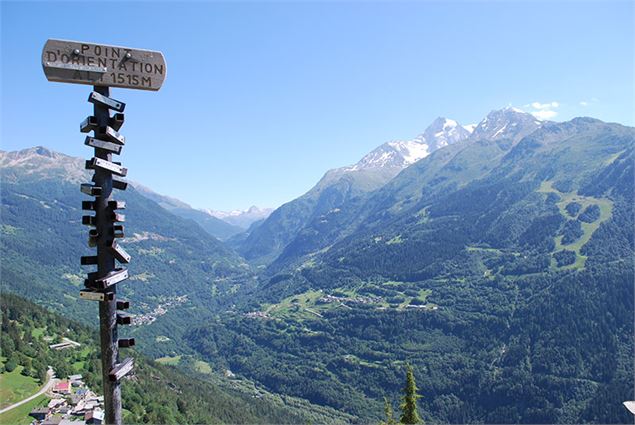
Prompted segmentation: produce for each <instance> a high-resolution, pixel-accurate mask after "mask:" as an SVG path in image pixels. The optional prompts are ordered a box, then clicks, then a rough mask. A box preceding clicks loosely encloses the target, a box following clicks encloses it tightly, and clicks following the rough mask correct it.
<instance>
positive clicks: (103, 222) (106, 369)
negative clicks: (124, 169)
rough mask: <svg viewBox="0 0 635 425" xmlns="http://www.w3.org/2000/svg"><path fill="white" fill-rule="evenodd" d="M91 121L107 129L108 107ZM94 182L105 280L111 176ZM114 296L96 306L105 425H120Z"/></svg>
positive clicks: (109, 259) (105, 154)
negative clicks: (113, 374)
mask: <svg viewBox="0 0 635 425" xmlns="http://www.w3.org/2000/svg"><path fill="white" fill-rule="evenodd" d="M95 91H96V92H97V93H99V94H102V95H104V96H106V97H108V96H109V95H110V93H109V92H110V89H109V88H108V87H100V86H95ZM94 117H95V119H96V121H97V127H98V128H105V127H106V126H108V121H109V120H110V112H109V110H108V107H106V106H103V105H100V104H97V103H95V105H94ZM95 157H96V158H101V159H105V160H106V161H112V153H110V152H109V151H107V150H104V149H100V148H95ZM94 171H95V176H94V178H93V180H94V183H95V186H99V187H101V188H102V189H101V195H100V196H97V197H96V198H95V217H96V224H97V225H96V230H97V234H98V238H97V277H98V278H101V277H104V276H106V275H107V274H108V273H110V272H111V271H113V270H115V257H114V255H113V253H112V250H111V249H110V246H111V244H112V235H113V233H114V229H113V227H114V223H113V221H112V220H111V217H110V216H111V212H110V210H109V208H108V203H109V202H110V201H111V197H112V196H111V195H112V173H110V172H108V171H106V170H103V169H99V168H95V170H94ZM106 291H108V292H112V293H114V294H115V296H113V297H111V298H112V299H111V300H104V301H103V302H100V303H99V335H100V339H101V370H102V372H101V373H102V381H103V390H104V408H105V413H106V415H105V418H104V419H105V422H106V423H107V424H113V425H120V424H121V423H122V422H121V383H120V381H119V380H115V381H112V380H111V379H110V371H111V370H112V369H114V368H115V366H116V365H117V363H118V362H119V345H118V339H119V338H118V334H117V300H116V299H117V297H116V292H117V285H113V286H112V287H110V288H108V289H106Z"/></svg>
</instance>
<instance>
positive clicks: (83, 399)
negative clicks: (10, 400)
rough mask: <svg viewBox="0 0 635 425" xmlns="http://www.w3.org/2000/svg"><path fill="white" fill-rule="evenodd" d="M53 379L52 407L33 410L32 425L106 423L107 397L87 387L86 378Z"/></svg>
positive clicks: (78, 376) (50, 394)
mask: <svg viewBox="0 0 635 425" xmlns="http://www.w3.org/2000/svg"><path fill="white" fill-rule="evenodd" d="M52 379H53V385H52V386H51V388H50V389H49V390H48V391H47V393H46V394H47V396H48V397H51V400H50V401H49V403H48V405H46V406H42V407H37V408H35V409H33V410H32V411H31V412H30V413H29V416H30V417H32V418H33V422H31V424H32V425H81V424H101V423H102V422H103V420H104V397H103V396H98V395H97V394H95V393H94V392H93V391H91V389H90V388H88V387H87V386H86V384H85V383H84V381H83V380H82V375H70V376H68V377H67V379H57V378H52Z"/></svg>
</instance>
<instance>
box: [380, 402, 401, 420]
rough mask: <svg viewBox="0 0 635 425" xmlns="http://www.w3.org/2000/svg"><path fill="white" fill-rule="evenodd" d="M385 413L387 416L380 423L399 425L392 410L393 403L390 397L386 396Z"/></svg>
mask: <svg viewBox="0 0 635 425" xmlns="http://www.w3.org/2000/svg"><path fill="white" fill-rule="evenodd" d="M384 414H385V416H386V418H385V420H384V421H383V422H380V425H397V421H396V420H395V417H394V415H393V411H392V404H391V403H390V400H388V397H384Z"/></svg>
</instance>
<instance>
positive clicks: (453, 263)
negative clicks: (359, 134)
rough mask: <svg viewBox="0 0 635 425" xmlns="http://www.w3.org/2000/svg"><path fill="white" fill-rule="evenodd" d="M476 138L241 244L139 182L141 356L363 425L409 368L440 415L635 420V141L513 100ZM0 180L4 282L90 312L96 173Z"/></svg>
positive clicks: (385, 162)
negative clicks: (87, 201) (91, 193)
mask: <svg viewBox="0 0 635 425" xmlns="http://www.w3.org/2000/svg"><path fill="white" fill-rule="evenodd" d="M466 127H468V126H466ZM468 128H469V129H471V127H468ZM469 129H466V128H465V127H463V126H461V125H460V124H459V123H457V122H456V121H453V120H450V119H445V118H439V119H437V120H435V121H434V122H433V123H432V124H431V125H430V126H429V127H428V128H427V129H426V131H425V132H424V133H422V134H421V135H420V136H417V137H416V138H415V139H413V140H410V141H391V142H388V143H386V144H384V145H382V146H380V147H378V148H377V149H375V150H373V151H372V152H370V153H369V154H368V155H366V156H365V157H364V158H362V159H361V160H360V161H359V162H358V163H356V164H354V165H351V166H348V167H342V168H337V169H334V170H330V171H328V172H326V173H325V175H324V176H323V177H322V179H321V180H320V181H319V182H318V183H317V184H316V185H315V186H314V187H313V188H312V189H311V190H309V191H308V192H307V193H306V194H304V195H303V196H301V197H299V198H298V199H295V200H292V201H290V202H288V203H286V204H284V205H283V206H281V207H279V208H277V209H276V210H274V211H273V212H272V213H271V214H270V215H269V216H268V217H267V218H266V219H264V221H262V222H260V223H258V222H255V223H252V225H251V226H250V228H249V230H248V231H247V232H242V233H236V234H234V235H232V236H227V237H228V238H229V239H227V241H226V243H223V242H220V241H219V240H218V239H216V238H214V237H212V236H211V235H210V234H209V233H207V232H206V231H204V230H203V228H202V227H201V225H200V223H199V224H197V222H198V221H197V220H194V221H193V220H189V219H185V218H183V217H181V216H179V215H181V214H180V213H179V214H177V213H176V212H177V211H181V213H182V210H187V209H188V207H189V206H187V205H186V204H182V203H180V201H177V200H173V199H170V198H165V197H161V196H160V195H156V194H153V193H149V192H151V191H150V190H147V189H144V188H141V187H140V185H136V186H135V187H133V188H129V190H128V191H126V192H124V193H123V194H122V197H123V199H127V200H128V204H129V206H128V207H129V212H127V219H129V220H128V221H129V223H127V224H126V225H127V226H129V228H130V231H129V232H128V230H127V232H126V233H127V236H128V235H131V236H129V237H128V238H126V240H125V241H124V244H125V245H126V248H127V249H128V246H130V249H129V250H130V252H131V254H133V262H132V263H131V272H133V273H132V275H133V276H135V275H136V276H141V277H142V278H138V279H136V280H134V281H131V282H129V283H128V282H126V283H125V284H123V285H122V287H125V291H127V295H129V296H130V298H131V299H132V300H133V302H136V303H137V305H138V306H139V307H137V308H138V310H136V313H138V314H139V315H143V316H149V317H151V316H152V314H154V312H156V311H157V310H158V311H163V310H167V312H166V313H163V314H160V315H157V316H156V317H154V320H153V321H151V322H150V323H147V324H145V325H140V326H139V327H137V328H136V329H134V330H133V332H134V333H135V334H136V335H139V336H140V340H141V341H144V344H143V345H142V346H141V347H140V349H141V350H143V351H144V352H146V353H147V354H148V355H150V356H153V357H159V356H166V355H168V356H179V355H186V356H192V357H195V358H200V359H202V360H204V361H206V362H207V363H209V364H210V365H211V366H212V368H213V369H214V370H219V369H220V370H223V369H230V370H231V371H233V373H236V374H238V375H239V376H241V377H244V378H247V379H249V380H251V381H253V382H256V383H258V385H261V386H263V387H264V388H266V389H267V390H268V391H271V392H273V393H278V394H285V395H291V396H294V397H299V398H302V399H305V400H308V401H309V402H311V403H313V404H316V405H321V406H327V407H329V408H334V409H338V410H339V411H341V412H344V413H346V414H347V415H350V416H349V418H352V419H351V420H352V421H359V422H362V423H367V422H372V421H376V420H378V419H379V418H380V417H381V412H382V403H383V402H382V399H383V397H384V396H388V397H389V398H391V399H396V398H397V397H398V395H399V391H400V388H401V386H402V384H403V382H402V381H403V367H404V365H405V364H406V363H409V364H411V365H413V366H414V368H415V374H416V377H417V382H418V384H419V387H420V389H421V390H420V392H421V393H422V394H423V396H424V397H423V398H422V399H421V400H420V406H421V410H422V414H423V416H424V419H426V420H427V421H430V422H450V423H466V422H479V423H483V422H485V423H516V422H525V423H581V422H597V423H629V421H630V419H631V418H629V417H628V416H627V414H626V412H625V410H624V409H623V407H622V406H621V402H622V401H624V400H627V399H628V400H630V399H633V397H634V394H633V387H632V376H633V364H632V358H633V354H634V341H633V338H632V335H633V330H634V329H633V322H632V317H633V313H634V306H633V285H632V282H633V265H634V264H633V258H634V253H635V246H634V242H633V231H632V229H633V225H634V223H633V205H634V203H635V200H634V199H633V181H634V172H633V161H634V160H635V154H634V150H635V129H633V128H630V127H625V126H622V125H619V124H614V123H604V122H602V121H599V120H596V119H592V118H575V119H573V120H570V121H566V122H562V123H556V122H549V121H539V120H536V119H535V118H534V117H533V116H532V115H531V114H527V113H524V112H522V111H520V110H517V109H513V108H505V109H502V110H497V111H492V112H491V113H490V114H488V115H487V117H485V118H484V119H483V120H482V121H481V122H480V123H478V125H476V126H475V127H474V128H473V130H472V131H470V130H469ZM0 167H1V173H2V174H1V175H0V177H2V184H3V197H2V228H1V230H2V239H1V243H0V253H1V254H2V258H3V261H2V264H1V265H0V267H1V270H0V271H1V272H2V276H3V277H2V280H3V282H2V283H3V290H9V291H11V292H16V293H19V294H21V295H23V296H28V297H30V298H32V299H34V300H35V301H37V302H38V303H39V304H42V305H45V306H47V307H49V308H52V309H55V310H56V311H65V312H67V313H68V314H72V315H74V316H77V317H81V318H91V320H92V318H94V311H91V310H90V307H86V306H84V305H83V304H81V303H80V302H79V301H78V300H77V297H76V292H77V289H78V287H79V286H78V285H79V283H78V282H79V276H80V275H81V271H80V267H79V265H78V257H79V255H82V254H84V255H85V254H86V251H87V248H86V245H85V241H84V237H85V231H83V230H82V229H81V228H80V226H79V221H80V216H81V211H80V210H79V208H78V206H79V202H80V200H81V199H82V195H81V194H80V193H79V190H78V187H77V186H78V183H79V182H84V181H88V180H86V179H87V175H86V173H85V171H84V170H83V161H82V160H80V159H77V158H71V157H68V156H65V155H62V154H59V153H55V152H52V151H50V150H48V149H46V148H41V147H39V148H32V149H27V150H23V151H20V152H2V153H0ZM190 209H191V208H190ZM201 213H202V214H207V213H205V212H201ZM207 215H208V216H209V214H207ZM210 217H211V216H210ZM33 241H38V244H34V243H33ZM72 264H77V266H72ZM133 267H134V269H133ZM183 296H185V298H180V300H179V297H183ZM91 307H92V306H91ZM519 400H522V403H520V402H519Z"/></svg>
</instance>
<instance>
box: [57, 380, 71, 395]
mask: <svg viewBox="0 0 635 425" xmlns="http://www.w3.org/2000/svg"><path fill="white" fill-rule="evenodd" d="M53 392H56V393H58V394H70V393H71V385H70V382H68V381H60V382H58V383H57V385H55V387H54V388H53Z"/></svg>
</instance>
